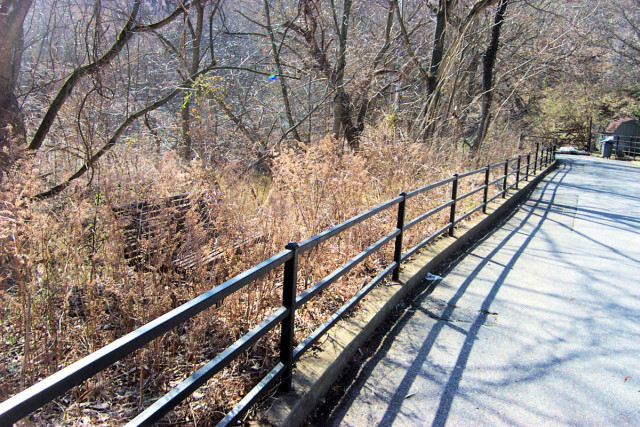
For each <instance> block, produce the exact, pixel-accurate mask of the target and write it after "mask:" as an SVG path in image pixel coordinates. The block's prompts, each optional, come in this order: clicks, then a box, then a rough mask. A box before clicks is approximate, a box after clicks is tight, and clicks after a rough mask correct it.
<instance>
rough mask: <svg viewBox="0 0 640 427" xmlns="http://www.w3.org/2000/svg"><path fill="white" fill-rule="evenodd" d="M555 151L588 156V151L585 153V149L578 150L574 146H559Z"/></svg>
mask: <svg viewBox="0 0 640 427" xmlns="http://www.w3.org/2000/svg"><path fill="white" fill-rule="evenodd" d="M556 153H559V154H577V155H580V156H588V155H589V153H587V152H586V151H583V150H578V149H577V148H575V147H560V148H558V149H557V150H556Z"/></svg>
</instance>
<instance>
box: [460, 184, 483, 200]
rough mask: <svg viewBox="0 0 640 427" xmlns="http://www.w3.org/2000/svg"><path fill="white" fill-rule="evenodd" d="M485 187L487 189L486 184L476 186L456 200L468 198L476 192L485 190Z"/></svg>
mask: <svg viewBox="0 0 640 427" xmlns="http://www.w3.org/2000/svg"><path fill="white" fill-rule="evenodd" d="M484 189H485V186H484V185H483V186H481V187H478V188H475V189H473V190H471V191H469V192H468V193H465V194H463V195H462V196H458V197H457V198H456V201H460V200H464V199H466V198H467V197H470V196H473V195H474V194H476V193H479V192H480V191H482V190H484Z"/></svg>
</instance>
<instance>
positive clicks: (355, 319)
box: [260, 161, 557, 427]
mask: <svg viewBox="0 0 640 427" xmlns="http://www.w3.org/2000/svg"><path fill="white" fill-rule="evenodd" d="M556 165H557V161H556V162H553V163H552V164H551V165H550V166H548V167H547V168H546V169H545V170H543V171H541V172H540V173H539V174H538V175H536V176H535V177H534V178H533V179H532V180H531V181H529V182H527V183H526V185H525V186H524V187H523V188H521V189H519V190H518V191H516V192H515V193H514V194H513V195H511V196H510V197H509V198H507V199H498V200H497V201H494V202H492V203H491V204H489V206H488V207H487V212H488V213H487V215H481V216H479V217H478V218H475V219H473V220H471V221H470V222H469V223H467V224H465V225H464V226H462V227H460V228H457V229H456V232H455V234H456V237H444V238H441V239H439V240H437V241H436V242H435V243H434V244H432V245H428V246H427V247H425V248H424V249H423V250H422V251H421V252H420V253H419V255H417V256H416V257H415V258H414V259H413V260H412V261H410V262H408V263H406V264H405V265H404V266H403V268H402V271H401V274H400V280H399V283H390V284H388V285H382V286H378V287H377V288H375V289H374V290H372V291H371V293H370V294H369V295H367V296H366V297H365V298H364V299H363V301H362V302H361V303H360V307H359V308H358V310H357V311H356V312H355V314H354V315H353V316H352V317H349V318H347V319H344V320H341V321H340V322H339V323H338V324H337V325H336V326H335V327H334V328H332V329H331V330H330V331H329V332H328V333H327V334H326V335H325V337H324V339H323V340H322V341H321V347H320V349H318V350H316V351H313V352H311V353H308V354H305V355H304V356H302V357H301V358H300V360H299V361H298V362H297V364H296V366H295V367H294V371H293V390H294V391H293V392H291V393H287V394H284V395H278V396H276V397H274V398H273V399H272V401H271V402H270V406H269V408H268V410H267V411H266V412H265V413H264V414H263V416H262V417H261V419H262V420H263V421H261V422H260V423H261V424H262V425H265V424H267V425H277V426H287V427H288V426H293V427H295V426H300V425H301V424H302V423H303V422H304V421H305V419H306V418H307V416H308V415H309V414H310V413H311V412H312V411H313V410H314V409H315V407H316V405H317V404H318V402H319V401H320V399H321V398H322V397H323V396H324V394H325V393H326V392H327V390H328V389H329V387H330V386H331V385H332V384H333V383H334V382H335V381H336V380H337V379H338V377H339V376H340V374H341V373H342V370H343V369H344V367H345V366H346V364H347V362H348V361H349V360H351V358H352V357H353V355H354V354H355V352H356V351H357V350H358V348H360V347H361V346H362V345H363V344H364V343H365V342H366V341H367V339H368V338H369V337H370V336H371V335H372V334H373V332H374V331H375V330H376V329H377V328H378V327H379V326H380V324H381V323H382V322H383V321H384V320H385V319H386V317H387V316H388V315H389V314H390V313H391V311H392V310H393V309H394V308H395V307H396V306H397V305H398V304H399V303H400V302H401V301H402V300H403V299H404V298H405V297H406V296H407V295H409V294H410V293H411V292H413V291H414V290H415V289H416V288H418V286H419V285H421V284H422V283H424V277H425V276H426V274H427V273H428V272H430V271H432V270H433V269H434V268H436V267H437V266H438V265H440V264H441V263H442V262H444V261H445V260H446V259H447V258H449V257H451V256H452V255H453V254H455V253H456V252H457V251H459V250H460V249H461V248H462V247H463V246H464V245H465V244H466V243H467V242H469V240H471V239H473V238H474V237H476V236H478V235H480V234H481V233H483V232H484V231H486V230H488V229H489V228H491V226H492V225H494V224H495V223H496V222H497V221H498V220H500V219H501V218H502V217H503V216H504V215H505V214H506V213H507V212H508V211H509V210H510V209H511V208H513V207H514V206H515V205H516V203H518V202H519V201H520V200H522V199H523V198H524V197H525V196H527V195H528V194H529V193H530V192H531V191H532V190H533V189H534V188H535V186H536V185H537V184H538V183H539V182H540V181H541V180H542V179H543V178H544V177H545V176H546V175H547V174H548V173H549V172H551V171H552V170H553V169H555V168H556Z"/></svg>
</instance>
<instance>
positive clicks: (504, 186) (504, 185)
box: [502, 159, 509, 199]
mask: <svg viewBox="0 0 640 427" xmlns="http://www.w3.org/2000/svg"><path fill="white" fill-rule="evenodd" d="M508 172H509V159H507V160H505V162H504V181H503V182H502V198H503V199H504V198H506V197H507V173H508Z"/></svg>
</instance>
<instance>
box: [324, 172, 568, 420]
mask: <svg viewBox="0 0 640 427" xmlns="http://www.w3.org/2000/svg"><path fill="white" fill-rule="evenodd" d="M571 168H572V167H571V165H569V166H568V167H564V168H561V169H558V170H556V171H555V172H554V175H555V176H556V177H557V176H559V177H560V178H559V180H560V181H561V180H563V179H564V177H566V175H567V174H568V173H569V172H570V171H571ZM550 181H551V179H550V180H548V181H547V182H546V184H545V186H544V188H543V190H542V191H543V192H545V191H554V190H553V189H551V188H552V187H553V186H555V185H556V183H553V184H552V183H551V182H550ZM556 188H557V187H556ZM552 200H553V196H552ZM551 206H552V204H551V203H550V204H547V205H546V206H544V204H543V203H542V200H541V199H539V200H536V201H535V203H534V206H533V207H534V208H536V207H542V209H544V210H543V213H542V217H541V218H540V220H539V222H538V225H537V226H536V228H535V230H534V232H532V233H531V234H530V235H529V237H528V238H527V240H526V241H525V243H524V244H523V245H522V246H521V247H520V248H518V249H517V250H516V254H515V255H514V257H513V258H512V259H511V260H510V262H509V263H508V264H507V265H506V266H505V267H504V269H503V271H502V273H501V274H500V278H499V280H498V281H496V282H495V284H494V285H493V287H492V289H491V291H490V293H489V295H488V296H487V297H486V299H485V300H484V302H483V304H482V307H481V310H480V311H478V315H477V316H476V318H475V319H474V320H473V323H472V325H471V327H470V328H469V330H468V331H465V332H464V334H465V341H464V344H463V345H462V348H461V350H460V353H459V355H458V360H457V361H456V367H458V366H460V368H459V369H455V370H454V371H453V373H452V374H451V375H450V377H449V379H448V380H447V382H446V385H445V386H444V391H443V393H442V395H441V398H440V402H439V404H438V409H437V411H436V413H435V416H434V420H433V425H434V426H439V425H444V424H445V422H446V420H447V417H448V413H449V410H450V408H451V403H452V401H453V395H455V394H456V392H457V389H458V387H459V384H460V380H461V379H462V374H463V372H464V368H465V365H466V362H467V360H468V358H469V355H470V352H471V349H472V346H473V344H474V342H475V340H476V336H477V334H478V331H479V330H480V328H481V327H482V326H483V325H484V324H485V322H486V320H487V316H488V313H489V309H490V306H491V303H492V302H493V300H494V299H495V297H496V294H497V292H498V291H499V289H500V287H501V286H502V284H503V282H504V279H505V277H506V275H507V274H508V272H509V270H510V269H511V267H512V266H513V264H515V262H516V261H517V260H518V258H519V257H520V255H521V254H522V253H523V251H524V250H525V248H526V247H527V245H528V244H529V242H530V241H531V239H532V238H533V237H534V236H535V235H536V233H537V232H538V231H539V229H540V227H541V225H542V223H543V222H544V221H545V220H546V219H547V218H546V217H547V216H548V213H549V212H550V210H551ZM535 212H539V209H538V211H535ZM512 215H513V214H512ZM512 215H509V216H508V217H507V218H505V219H504V220H503V221H502V223H503V224H504V223H505V222H506V221H508V220H509V219H510V218H511V217H512ZM533 215H534V209H531V210H530V211H529V213H528V214H527V215H526V217H525V219H523V220H522V221H521V222H520V224H519V225H518V226H516V227H515V228H514V229H513V230H512V231H511V232H510V233H509V235H508V236H507V237H506V238H504V239H503V240H502V241H501V242H500V243H499V244H498V245H497V247H496V248H495V249H494V250H493V251H492V252H491V253H490V254H489V255H488V256H487V257H486V258H485V259H484V260H482V261H481V262H480V263H479V265H478V266H477V267H476V268H475V269H474V270H473V271H472V272H471V273H470V274H469V275H468V277H467V278H466V280H465V281H464V283H463V284H462V285H461V286H460V287H459V288H458V290H457V291H456V293H455V295H454V296H453V297H452V298H451V299H450V300H449V301H447V308H446V309H445V311H444V312H443V313H442V314H441V317H443V318H446V317H447V316H449V315H451V314H452V311H453V309H454V308H455V306H456V302H457V301H458V300H459V299H460V298H461V297H462V295H463V294H464V293H465V292H466V291H467V290H468V288H469V286H470V284H471V283H472V282H473V281H474V280H475V279H476V278H477V277H478V276H479V275H480V274H481V272H482V269H483V268H484V267H485V266H487V264H488V263H489V262H490V261H491V258H492V257H493V256H494V255H495V254H496V253H497V252H498V251H499V250H500V249H501V248H503V247H504V246H505V245H506V244H507V242H509V240H510V239H511V238H512V237H513V236H514V235H516V234H517V233H518V232H520V230H521V228H522V227H523V226H524V224H525V223H526V222H527V220H528V219H530V217H531V216H533ZM492 234H493V232H489V233H488V234H486V235H485V236H484V237H482V238H480V239H479V240H478V241H477V242H476V243H475V244H473V245H474V246H477V245H479V244H481V243H482V242H483V241H485V240H486V239H487V238H488V237H489V236H491V235H492ZM455 265H456V263H453V264H451V265H450V266H449V267H448V268H447V270H451V269H452V268H453V267H454V266H455ZM436 285H437V284H436V283H433V284H432V285H431V286H430V287H429V288H427V289H426V290H425V291H423V292H422V293H421V294H420V295H419V296H417V297H416V299H415V300H414V302H413V304H412V306H413V307H415V306H420V303H421V302H423V301H424V300H425V299H426V298H428V297H429V294H430V293H431V291H432V290H433V288H434V286H436ZM413 314H414V313H413V312H412V310H411V307H408V308H407V309H405V311H404V312H403V313H402V315H401V316H400V318H399V319H398V320H397V321H395V323H394V324H393V326H392V328H391V329H390V331H389V332H388V333H386V335H385V337H384V338H383V340H382V342H381V344H380V345H379V346H378V347H377V349H376V351H375V354H374V356H373V357H371V358H370V359H369V360H368V361H367V362H366V363H365V364H364V365H363V366H362V368H361V369H360V371H359V373H358V374H357V376H356V377H355V378H353V379H352V380H351V383H350V384H349V386H348V387H347V388H346V389H345V391H344V393H343V395H345V396H346V395H356V394H359V393H360V392H361V390H362V387H363V386H364V383H365V380H366V379H367V378H368V377H369V376H371V374H372V372H373V370H374V368H375V367H376V366H377V365H378V364H379V363H380V362H381V361H382V360H383V359H384V358H385V356H386V355H387V353H388V351H389V350H390V348H391V346H392V344H393V342H394V340H395V337H396V335H397V334H398V333H399V331H401V330H402V329H403V328H404V327H405V326H406V325H407V323H408V322H409V321H410V320H411V317H412V316H413ZM445 327H452V328H454V329H455V328H456V326H455V325H453V324H452V323H450V322H447V321H444V320H441V321H438V322H437V323H436V324H435V325H433V327H432V329H431V330H430V331H429V333H428V335H427V337H426V339H425V340H423V342H422V345H421V347H420V348H419V349H418V351H417V353H416V354H415V356H414V357H413V360H412V361H411V363H410V365H409V366H408V367H406V368H405V369H406V374H405V375H404V377H403V378H402V380H401V382H400V384H399V385H398V386H397V387H396V389H395V392H394V393H393V396H392V397H391V398H390V400H389V401H388V402H386V403H387V409H386V411H385V413H384V415H383V417H382V419H381V420H380V422H379V425H382V426H388V425H392V424H393V422H394V420H395V419H396V418H397V416H398V413H399V410H400V407H401V404H402V402H403V401H404V399H405V398H406V396H407V395H409V393H410V390H411V386H412V384H413V383H414V381H415V379H416V377H417V376H418V375H429V374H425V373H423V372H421V368H422V366H423V364H424V363H425V361H426V360H427V357H428V355H429V354H430V352H431V350H432V349H433V346H434V345H435V342H436V339H437V337H438V336H439V335H440V333H441V331H442V330H443V329H444V328H445ZM346 406H347V405H346V402H340V403H339V404H338V405H337V406H336V407H335V408H334V409H333V410H332V412H331V414H330V415H329V418H328V420H327V423H326V425H338V424H340V421H341V420H342V418H343V417H344V415H345V413H346V409H347V407H346Z"/></svg>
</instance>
